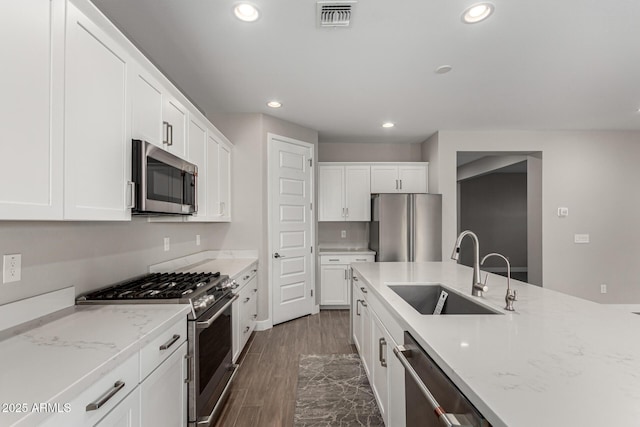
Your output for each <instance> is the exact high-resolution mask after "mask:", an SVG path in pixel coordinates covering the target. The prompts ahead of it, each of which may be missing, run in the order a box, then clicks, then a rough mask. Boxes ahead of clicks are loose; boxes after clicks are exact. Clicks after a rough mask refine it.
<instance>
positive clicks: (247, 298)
mask: <svg viewBox="0 0 640 427" xmlns="http://www.w3.org/2000/svg"><path fill="white" fill-rule="evenodd" d="M249 301H251V298H249V297H246V298H245V299H244V301H242V302H243V303H245V304H246V303H248V302H249Z"/></svg>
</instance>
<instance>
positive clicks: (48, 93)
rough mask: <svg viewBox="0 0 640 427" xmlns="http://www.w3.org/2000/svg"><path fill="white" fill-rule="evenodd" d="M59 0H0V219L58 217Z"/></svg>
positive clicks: (61, 12)
mask: <svg viewBox="0 0 640 427" xmlns="http://www.w3.org/2000/svg"><path fill="white" fill-rule="evenodd" d="M64 3H65V2H64V1H60V0H30V1H5V2H3V4H2V13H0V54H1V55H2V58H3V59H4V60H3V61H2V66H1V67H0V79H1V80H2V82H3V98H4V102H2V103H1V104H0V129H2V138H3V142H2V143H1V144H0V159H2V161H1V162H0V163H1V165H2V166H1V167H0V180H1V181H2V182H3V183H4V184H5V185H3V186H2V187H1V188H0V219H13V220H24V219H42V220H51V219H62V173H63V172H62V164H63V163H62V155H63V151H62V150H63V141H62V137H63V133H62V114H63V99H64V96H63V95H64V94H63V78H64V76H63V70H64V57H63V51H64V50H63V49H64ZM52 60H53V62H52Z"/></svg>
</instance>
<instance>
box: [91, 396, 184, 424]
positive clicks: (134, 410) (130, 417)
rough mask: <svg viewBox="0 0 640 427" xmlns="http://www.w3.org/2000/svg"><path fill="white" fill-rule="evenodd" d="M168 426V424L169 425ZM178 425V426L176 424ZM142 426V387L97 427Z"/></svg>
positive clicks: (114, 409)
mask: <svg viewBox="0 0 640 427" xmlns="http://www.w3.org/2000/svg"><path fill="white" fill-rule="evenodd" d="M167 425H168V424H167ZM176 425H177V424H176ZM138 426H140V387H137V388H136V389H135V390H133V391H132V392H131V394H130V395H129V396H127V397H126V399H124V400H123V401H122V402H120V403H119V404H118V406H116V407H115V408H113V410H112V411H111V412H109V413H108V414H107V416H106V417H104V418H103V419H102V420H101V421H100V422H99V423H98V424H96V427H138Z"/></svg>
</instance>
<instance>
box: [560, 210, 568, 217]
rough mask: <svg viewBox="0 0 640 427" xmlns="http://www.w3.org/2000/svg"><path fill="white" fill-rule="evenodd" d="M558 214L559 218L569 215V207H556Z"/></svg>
mask: <svg viewBox="0 0 640 427" xmlns="http://www.w3.org/2000/svg"><path fill="white" fill-rule="evenodd" d="M558 216H559V217H560V218H564V217H567V216H569V208H558Z"/></svg>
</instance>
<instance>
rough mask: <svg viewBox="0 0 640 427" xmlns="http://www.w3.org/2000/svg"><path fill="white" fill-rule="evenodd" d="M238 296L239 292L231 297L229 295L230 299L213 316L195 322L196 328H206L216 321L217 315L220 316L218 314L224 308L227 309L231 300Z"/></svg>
mask: <svg viewBox="0 0 640 427" xmlns="http://www.w3.org/2000/svg"><path fill="white" fill-rule="evenodd" d="M238 298H240V295H239V294H235V295H234V296H233V297H231V299H230V300H229V302H228V303H226V304H225V305H224V306H223V307H222V308H221V309H220V310H218V311H217V312H216V314H214V315H213V316H211V317H210V318H209V319H207V320H203V321H200V322H196V328H198V329H206V328H208V327H209V326H211V324H212V323H213V322H215V321H216V319H217V318H218V317H220V316H221V315H222V313H224V311H225V310H226V309H227V308H228V307H229V306H230V305H231V304H233V302H234V301H235V300H237V299H238Z"/></svg>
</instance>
